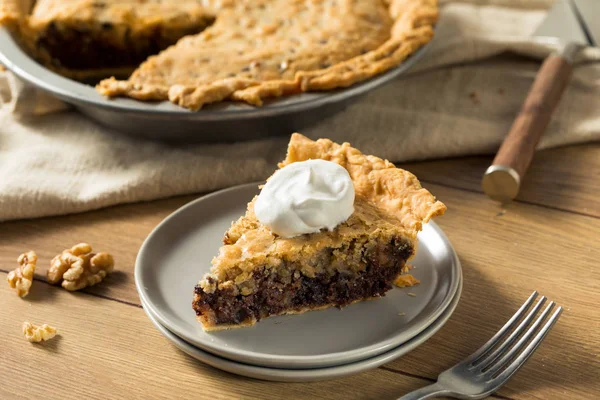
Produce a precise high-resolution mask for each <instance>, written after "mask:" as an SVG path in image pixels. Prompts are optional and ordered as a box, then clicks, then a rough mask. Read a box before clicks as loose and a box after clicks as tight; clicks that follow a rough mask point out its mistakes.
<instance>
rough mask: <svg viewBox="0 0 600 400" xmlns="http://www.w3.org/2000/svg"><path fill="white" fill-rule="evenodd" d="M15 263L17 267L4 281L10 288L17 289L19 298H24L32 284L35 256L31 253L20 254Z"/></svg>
mask: <svg viewBox="0 0 600 400" xmlns="http://www.w3.org/2000/svg"><path fill="white" fill-rule="evenodd" d="M17 262H18V263H19V266H18V267H17V268H16V269H15V270H14V271H11V272H10V273H9V274H8V276H7V277H6V280H7V281H8V284H9V285H10V287H11V288H13V289H17V295H19V297H25V296H27V295H28V294H29V289H30V288H31V284H32V283H33V273H34V272H35V266H36V263H37V255H36V254H35V252H33V251H28V252H27V253H23V254H21V255H20V256H19V258H18V259H17Z"/></svg>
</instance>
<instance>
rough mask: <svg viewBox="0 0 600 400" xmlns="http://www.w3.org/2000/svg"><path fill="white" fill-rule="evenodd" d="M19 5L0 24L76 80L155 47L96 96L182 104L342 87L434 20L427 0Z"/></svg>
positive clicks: (7, 2) (402, 48) (413, 41)
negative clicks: (17, 32) (18, 31)
mask: <svg viewBox="0 0 600 400" xmlns="http://www.w3.org/2000/svg"><path fill="white" fill-rule="evenodd" d="M23 1H24V0H20V1H19V0H0V7H2V8H0V22H1V21H4V23H9V24H10V23H12V24H13V25H14V23H15V21H18V20H20V21H21V23H20V24H18V25H19V26H21V31H22V32H23V33H22V36H23V37H25V38H26V40H25V42H26V43H28V47H29V48H30V49H31V50H32V52H33V53H34V54H36V55H37V57H38V59H40V60H41V61H42V62H43V63H45V64H46V65H47V66H49V67H51V68H53V69H55V70H58V71H59V72H62V73H66V74H68V75H69V76H75V77H81V76H86V75H97V74H98V72H99V71H105V72H111V71H119V69H121V70H122V69H123V68H124V69H125V70H127V68H130V67H131V66H132V65H134V64H137V63H139V62H140V61H142V60H143V59H145V58H146V57H147V56H148V55H149V54H153V53H158V54H157V55H153V56H150V57H149V58H148V59H147V60H146V61H144V62H143V63H142V64H141V65H140V66H139V67H138V68H137V69H136V70H135V71H134V72H133V74H132V75H131V76H130V77H129V79H126V80H119V79H117V78H115V77H114V76H113V77H111V78H109V79H105V80H103V81H102V82H100V83H99V84H98V85H97V89H98V91H99V92H100V93H102V94H104V95H106V96H111V97H114V96H128V97H132V98H135V99H139V100H170V101H172V102H174V103H176V104H179V105H181V106H183V107H187V108H190V109H192V110H198V109H200V108H201V107H202V106H203V105H205V104H208V103H213V102H218V101H223V100H234V101H242V102H246V103H249V104H252V105H255V106H260V105H261V104H262V102H263V100H264V99H266V98H271V97H279V96H283V95H288V94H293V93H299V92H306V91H320V90H330V89H335V88H340V87H347V86H350V85H352V84H354V83H356V82H360V81H363V80H366V79H368V78H371V77H373V76H375V75H377V74H380V73H382V72H384V71H386V70H389V69H390V68H393V67H394V66H396V65H398V64H400V63H401V62H402V61H403V60H405V59H406V58H407V57H408V56H409V55H411V54H412V53H414V52H415V51H416V50H417V49H419V48H420V47H421V46H423V45H424V44H426V43H427V42H429V41H430V40H431V39H432V37H433V25H434V24H435V22H436V21H437V18H438V9H437V0H203V1H200V0H197V1H194V0H182V1H168V0H125V1H120V0H62V1H61V0H38V1H37V3H36V5H35V6H34V8H33V11H32V13H31V15H29V14H28V11H27V7H23V6H20V7H17V6H15V4H16V3H19V2H20V3H22V2H23ZM2 4H4V5H2ZM2 9H4V11H2ZM16 10H18V11H16ZM2 15H4V17H3V16H2ZM207 26H208V27H207ZM205 28H206V29H205ZM200 31H202V32H201V33H197V32H200ZM180 38H181V39H180ZM177 39H180V40H179V41H177ZM176 41H177V43H176V44H174V45H172V46H170V47H168V48H166V47H167V46H169V45H171V44H173V43H175V42H176ZM165 48H166V49H165ZM163 49H164V50H163ZM161 50H162V51H161ZM105 76H106V75H105Z"/></svg>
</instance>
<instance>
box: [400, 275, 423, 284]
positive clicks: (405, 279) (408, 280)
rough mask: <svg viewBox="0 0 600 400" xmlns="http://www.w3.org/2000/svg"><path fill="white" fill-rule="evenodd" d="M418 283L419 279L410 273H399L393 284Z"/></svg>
mask: <svg viewBox="0 0 600 400" xmlns="http://www.w3.org/2000/svg"><path fill="white" fill-rule="evenodd" d="M419 283H421V281H419V280H418V279H417V278H415V277H414V276H412V275H410V274H408V275H399V276H398V277H397V278H396V279H395V280H394V285H396V286H398V287H410V286H415V285H418V284H419Z"/></svg>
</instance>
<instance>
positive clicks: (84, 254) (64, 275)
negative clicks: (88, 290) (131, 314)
mask: <svg viewBox="0 0 600 400" xmlns="http://www.w3.org/2000/svg"><path fill="white" fill-rule="evenodd" d="M114 264H115V262H114V259H113V257H112V256H111V255H110V254H108V253H92V246H90V245H89V244H87V243H79V244H77V245H75V246H73V247H72V248H70V249H67V250H64V251H63V252H62V253H61V254H59V255H57V256H56V257H54V258H53V259H52V262H51V263H50V269H49V270H48V274H47V277H48V282H50V283H52V284H57V283H59V282H61V281H62V283H61V285H62V287H63V288H65V289H67V290H69V291H75V290H81V289H83V288H85V287H87V286H93V285H95V284H97V283H99V282H101V281H102V279H104V278H105V277H106V275H108V274H110V273H111V272H112V271H113V269H114Z"/></svg>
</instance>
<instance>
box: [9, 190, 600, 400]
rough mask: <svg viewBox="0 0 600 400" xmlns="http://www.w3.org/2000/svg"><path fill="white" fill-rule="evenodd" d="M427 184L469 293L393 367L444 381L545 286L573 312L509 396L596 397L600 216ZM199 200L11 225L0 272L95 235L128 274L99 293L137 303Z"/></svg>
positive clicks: (118, 276)
mask: <svg viewBox="0 0 600 400" xmlns="http://www.w3.org/2000/svg"><path fill="white" fill-rule="evenodd" d="M426 187H428V188H429V189H430V190H431V191H432V192H434V194H436V195H437V196H438V197H439V198H440V199H441V200H442V201H444V202H445V203H446V204H447V205H448V208H449V211H448V213H447V215H446V216H444V217H443V218H441V219H439V221H438V222H439V224H440V225H441V226H442V227H443V228H444V230H445V231H446V232H447V234H448V235H449V237H450V239H451V240H452V242H453V243H454V245H455V247H456V249H457V251H458V253H459V256H460V257H461V260H462V261H463V268H464V274H465V290H464V295H463V299H462V300H461V303H460V305H459V307H458V309H457V311H456V314H455V315H454V316H453V318H452V319H451V320H450V321H449V323H448V324H447V325H446V326H445V327H444V328H443V329H442V330H441V331H440V332H439V333H438V334H437V335H436V336H434V337H433V338H432V339H431V340H430V341H429V342H428V343H426V344H425V345H424V346H422V347H420V348H419V349H417V350H415V351H414V352H412V353H411V354H409V355H408V356H407V357H404V358H403V359H401V360H399V361H397V362H394V363H392V364H389V365H388V367H390V368H393V369H395V370H398V371H402V372H406V373H410V374H416V375H420V376H424V377H427V378H433V377H435V376H436V375H437V374H438V373H439V372H440V371H441V370H443V369H444V368H446V367H448V366H450V365H452V364H454V363H455V362H457V361H458V360H460V359H462V358H464V357H465V356H466V355H468V354H469V353H470V352H472V351H473V350H474V349H476V348H477V347H478V346H479V345H480V344H481V343H483V342H485V340H486V339H487V338H489V337H490V336H491V335H492V333H493V332H495V331H496V330H497V329H498V327H499V326H501V325H502V323H503V322H504V321H505V320H506V319H507V318H508V317H509V316H510V315H511V314H512V313H513V312H514V310H516V308H517V306H518V305H519V304H520V303H521V302H522V301H523V300H524V299H525V298H526V297H527V295H529V293H531V291H533V290H539V291H541V292H542V293H543V294H546V295H548V296H550V297H551V298H552V299H553V300H557V301H558V302H559V304H562V305H563V306H565V307H566V310H565V313H564V315H563V317H562V318H561V320H560V322H559V324H558V325H557V326H556V328H555V329H554V330H553V332H552V333H551V334H550V336H549V337H548V339H547V340H546V341H545V343H544V344H543V345H542V347H541V348H540V350H538V353H537V354H536V355H535V356H534V357H533V358H532V359H531V360H530V361H529V362H528V364H527V365H526V366H525V368H524V370H523V371H522V372H519V373H518V374H517V375H516V376H515V377H514V378H513V379H512V380H511V382H510V383H509V385H508V386H507V387H506V388H505V389H503V390H502V391H501V394H502V395H505V396H509V397H514V398H556V397H557V396H560V397H563V396H564V397H565V398H586V397H587V398H590V396H593V394H594V393H596V392H597V391H600V387H599V386H598V382H600V380H599V379H598V377H600V371H599V365H600V363H599V360H598V355H599V354H600V337H599V332H600V330H599V329H598V328H600V326H599V319H598V312H597V304H598V302H599V300H600V298H599V296H600V269H599V268H598V261H597V260H598V259H600V246H599V243H598V238H599V237H600V220H599V219H597V218H592V217H587V216H583V215H577V214H573V213H569V212H561V211H556V210H553V209H550V208H547V207H538V206H534V205H530V204H526V203H512V204H510V205H509V206H508V207H506V208H505V209H504V210H502V209H500V208H499V207H498V205H496V204H495V203H493V202H490V201H488V200H487V198H486V197H485V196H484V195H483V194H479V193H474V192H465V191H463V190H457V189H453V188H449V187H445V186H439V185H434V184H432V185H426ZM599 193H600V192H599ZM192 198H193V197H185V198H176V199H170V200H165V201H160V202H153V203H144V204H139V205H129V206H121V207H114V208H111V209H107V210H103V211H97V212H92V213H86V214H81V215H74V216H68V217H60V218H47V219H41V220H34V221H19V222H11V223H5V224H2V225H1V226H0V268H1V269H4V270H9V269H12V268H13V267H14V265H15V259H16V257H17V256H18V254H19V253H20V252H22V251H23V250H27V249H29V248H33V249H35V250H36V251H38V253H39V255H40V259H41V260H40V271H39V272H41V273H42V274H43V273H44V272H45V270H44V268H45V267H46V265H44V263H47V262H48V261H49V259H50V258H51V257H52V256H54V254H56V253H57V252H59V251H60V250H62V249H63V248H64V247H66V246H68V245H70V244H73V243H76V242H78V241H82V240H87V241H89V242H90V243H92V244H93V245H94V246H95V247H96V248H97V249H98V250H108V251H111V252H113V253H114V254H115V255H116V257H117V263H118V264H117V265H118V269H119V270H120V271H122V272H121V273H119V274H115V275H114V276H113V277H111V278H110V279H109V280H107V281H106V282H105V283H103V284H101V285H99V286H97V287H95V288H92V291H93V292H94V293H96V294H100V295H104V296H108V297H112V298H116V299H120V300H122V301H126V302H129V303H132V304H138V299H137V295H136V293H135V289H134V286H133V276H132V271H133V262H134V260H135V255H136V253H137V250H138V249H139V246H140V245H141V243H142V241H143V239H144V238H145V236H146V235H147V234H148V233H149V232H150V231H151V230H152V228H153V227H154V226H155V225H156V223H158V222H159V221H160V220H161V219H162V218H163V217H164V216H166V215H167V214H168V213H170V212H171V211H173V210H174V209H175V208H177V207H178V206H180V205H182V204H184V203H186V202H187V201H189V200H190V199H192ZM44 260H45V261H44ZM0 286H1V285H0ZM75 296H84V295H75ZM2 304H4V303H2ZM115 304H117V303H115ZM119 306H124V305H119ZM132 308H134V307H132ZM138 311H140V312H141V310H139V309H138ZM34 322H36V321H34ZM40 322H43V321H40ZM0 394H1V392H0Z"/></svg>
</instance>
